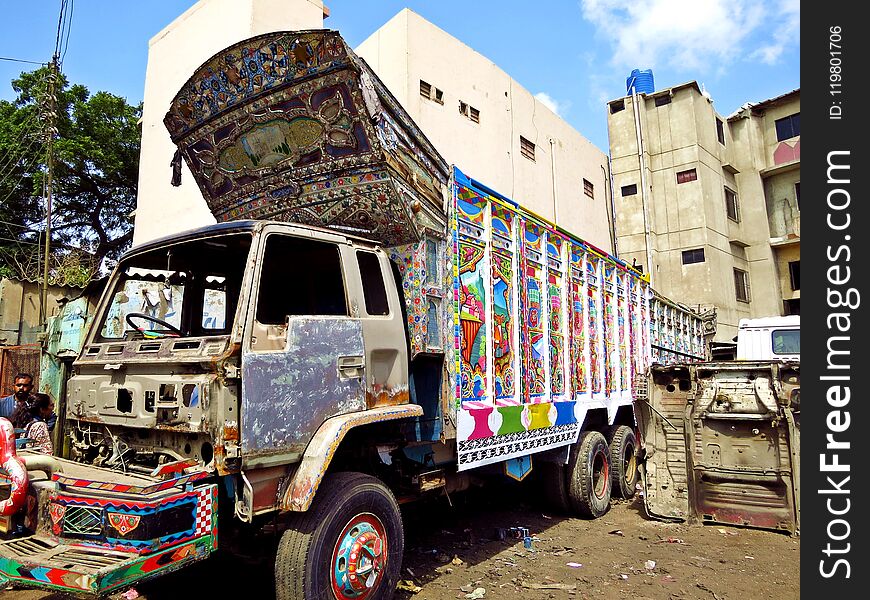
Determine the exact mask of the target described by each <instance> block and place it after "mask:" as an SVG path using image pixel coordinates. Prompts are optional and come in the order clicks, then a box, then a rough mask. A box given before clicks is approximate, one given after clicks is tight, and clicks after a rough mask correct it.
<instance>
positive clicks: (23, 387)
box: [0, 373, 36, 419]
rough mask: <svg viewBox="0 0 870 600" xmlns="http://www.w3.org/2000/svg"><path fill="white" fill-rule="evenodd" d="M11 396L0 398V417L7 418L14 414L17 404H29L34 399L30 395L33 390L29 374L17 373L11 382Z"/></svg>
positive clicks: (31, 378) (31, 377)
mask: <svg viewBox="0 0 870 600" xmlns="http://www.w3.org/2000/svg"><path fill="white" fill-rule="evenodd" d="M13 382H14V383H13V386H12V387H13V389H14V390H15V391H14V392H13V393H12V394H9V395H8V396H5V397H3V398H0V417H5V418H7V419H8V418H9V417H11V416H12V413H13V412H15V407H16V406H18V403H19V402H21V403H31V402H33V401H34V400H35V399H36V398H35V397H34V396H33V394H32V393H31V392H32V390H33V376H32V375H31V374H30V373H19V374H18V375H16V376H15V379H14V380H13Z"/></svg>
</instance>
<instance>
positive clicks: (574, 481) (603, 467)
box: [568, 431, 612, 519]
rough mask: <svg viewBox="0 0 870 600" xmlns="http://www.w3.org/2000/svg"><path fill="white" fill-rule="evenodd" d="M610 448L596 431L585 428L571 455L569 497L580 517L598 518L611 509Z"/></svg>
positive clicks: (569, 463)
mask: <svg viewBox="0 0 870 600" xmlns="http://www.w3.org/2000/svg"><path fill="white" fill-rule="evenodd" d="M611 485H612V482H611V478H610V447H609V446H608V445H607V440H606V439H604V436H603V435H601V433H599V432H597V431H586V432H584V433H582V434H581V436H580V441H579V442H578V443H577V444H575V445H574V446H573V447H572V448H571V454H570V456H569V458H568V497H569V498H570V500H571V507H572V508H573V510H574V511H575V512H576V513H577V514H579V515H580V516H583V517H587V518H591V519H595V518H598V517H600V516H601V515H603V514H604V513H606V512H607V511H608V510H609V509H610V490H611Z"/></svg>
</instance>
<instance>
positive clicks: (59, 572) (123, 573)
mask: <svg viewBox="0 0 870 600" xmlns="http://www.w3.org/2000/svg"><path fill="white" fill-rule="evenodd" d="M213 549H214V545H213V543H212V536H211V535H207V536H204V537H201V538H198V539H195V540H192V541H188V542H183V543H181V544H178V545H176V546H172V547H170V548H166V549H164V550H161V551H159V552H155V553H153V554H150V555H141V554H131V553H129V552H117V551H112V550H106V549H103V548H93V547H87V546H74V545H70V544H60V543H57V542H55V541H53V540H51V539H50V538H47V537H43V536H39V535H32V536H29V537H25V538H19V539H15V540H10V541H5V542H0V577H2V578H6V579H9V580H10V581H12V582H14V583H16V584H20V585H24V586H28V587H40V588H47V589H54V590H62V591H64V592H71V593H85V594H105V593H107V592H111V591H112V590H115V589H117V588H120V587H123V586H125V585H130V584H133V583H136V582H139V581H142V580H143V579H148V578H151V577H153V576H155V575H157V574H163V573H166V572H169V571H174V570H176V569H180V568H181V567H184V566H187V565H189V564H191V563H193V562H196V561H198V560H202V559H204V558H206V557H207V556H208V555H209V554H210V553H211V552H212V550H213Z"/></svg>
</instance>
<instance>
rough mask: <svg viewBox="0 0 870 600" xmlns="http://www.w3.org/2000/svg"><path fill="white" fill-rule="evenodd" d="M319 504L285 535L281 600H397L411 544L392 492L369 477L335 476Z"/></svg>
mask: <svg viewBox="0 0 870 600" xmlns="http://www.w3.org/2000/svg"><path fill="white" fill-rule="evenodd" d="M314 502H315V503H314V506H313V507H312V508H311V509H309V510H308V511H307V512H305V513H302V514H299V515H295V516H294V517H293V520H292V522H291V523H290V528H289V529H287V530H286V531H284V533H283V534H282V535H281V540H280V542H279V544H278V551H277V556H276V559H275V598H276V600H302V599H304V600H325V599H327V598H328V599H330V600H331V599H333V598H336V599H338V600H382V599H388V598H391V597H392V595H393V592H394V591H395V589H396V583H397V582H398V579H399V571H400V569H401V566H402V553H403V552H404V549H405V548H404V546H405V539H404V532H403V529H402V518H401V514H400V512H399V505H398V504H397V503H396V499H395V498H394V497H393V494H392V493H391V492H390V490H389V489H388V488H387V487H386V486H385V485H384V484H383V483H381V482H380V481H379V480H378V479H375V478H374V477H371V476H369V475H365V474H363V473H333V474H330V475H327V476H326V478H325V479H324V480H323V483H321V485H320V488H319V489H318V490H317V497H316V499H315V501H314Z"/></svg>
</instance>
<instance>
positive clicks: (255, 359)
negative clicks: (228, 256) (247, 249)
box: [240, 233, 365, 466]
mask: <svg viewBox="0 0 870 600" xmlns="http://www.w3.org/2000/svg"><path fill="white" fill-rule="evenodd" d="M342 262H343V261H342V252H341V251H340V249H339V244H336V243H334V242H331V241H325V240H321V239H311V238H308V237H293V236H289V235H282V234H279V233H270V234H267V236H266V238H265V241H264V243H263V244H262V245H261V247H260V254H259V260H258V268H259V273H258V274H257V276H255V278H254V282H255V289H254V293H253V294H252V298H253V300H252V302H253V304H252V306H251V310H250V311H249V317H248V323H249V325H250V326H249V327H247V328H246V333H245V338H244V342H243V345H244V346H243V354H242V407H241V418H240V429H241V438H242V440H241V442H242V451H243V459H244V461H245V464H248V465H251V464H255V463H256V464H258V465H261V466H265V465H266V464H270V463H271V464H277V463H280V462H286V461H287V459H293V458H296V457H298V454H299V453H301V452H302V451H303V450H304V449H305V446H306V445H307V443H308V441H309V440H310V439H311V436H312V435H313V434H314V432H315V431H316V430H317V428H318V427H319V426H320V424H321V423H323V421H325V420H326V419H328V418H329V417H332V416H334V415H338V414H343V413H348V412H354V411H358V410H362V409H364V408H365V395H364V390H363V381H365V354H364V346H363V327H362V323H361V321H360V319H358V318H352V317H350V316H349V314H350V313H349V310H348V306H349V304H348V297H347V285H346V283H345V282H346V279H347V278H346V274H347V272H348V269H346V268H344V265H343V264H342ZM352 266H353V267H354V268H355V265H352ZM294 455H295V456H294Z"/></svg>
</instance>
